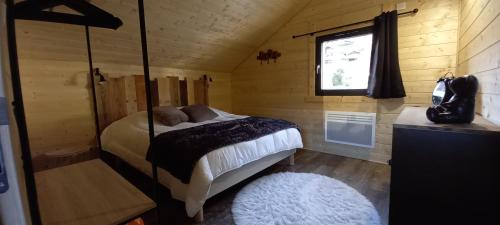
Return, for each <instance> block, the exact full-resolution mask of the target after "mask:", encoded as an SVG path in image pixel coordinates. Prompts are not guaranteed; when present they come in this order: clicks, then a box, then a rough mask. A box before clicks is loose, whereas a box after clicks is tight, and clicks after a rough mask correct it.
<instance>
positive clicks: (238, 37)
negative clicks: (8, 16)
mask: <svg viewBox="0 0 500 225" xmlns="http://www.w3.org/2000/svg"><path fill="white" fill-rule="evenodd" d="M308 2H309V0H307V1H305V0H272V1H269V0H216V1H210V0H181V1H179V0H162V1H153V0H149V1H145V12H146V23H147V24H146V26H147V30H148V45H149V46H148V50H149V59H150V64H151V65H152V66H161V67H175V68H187V69H200V70H210V71H224V72H228V71H232V70H233V69H234V68H235V67H236V66H238V65H239V64H240V63H241V62H242V61H243V60H245V59H246V58H247V57H248V56H249V55H250V54H252V53H253V52H254V51H255V50H256V49H257V48H258V47H259V46H260V45H261V44H262V43H263V42H264V41H266V40H267V39H268V38H269V37H270V36H271V35H272V34H273V33H274V32H276V31H277V30H278V29H279V28H280V27H281V26H282V25H283V24H285V23H286V22H287V21H288V20H290V19H291V18H292V17H293V16H294V15H295V14H296V13H297V12H298V11H299V10H300V9H302V8H303V7H304V6H305V5H306V4H307V3H308ZM92 3H93V4H95V5H96V6H98V7H100V8H102V9H104V10H107V11H108V12H110V13H112V14H113V15H115V16H117V17H119V18H121V19H122V21H123V23H124V25H123V26H122V27H120V28H119V29H118V30H116V31H115V30H105V29H99V28H93V29H91V37H92V48H93V53H94V54H93V56H94V61H95V62H97V63H119V64H133V65H142V61H141V59H142V58H141V51H140V35H139V25H138V24H139V20H138V12H137V1H136V0H92ZM54 10H58V9H54ZM62 10H63V11H67V10H65V9H62ZM17 31H18V32H17V35H18V46H19V54H20V57H21V58H29V59H50V60H63V61H64V60H68V61H85V60H86V59H87V55H86V48H85V33H84V28H83V27H79V26H73V25H65V24H55V23H45V22H33V21H22V20H19V21H18V22H17Z"/></svg>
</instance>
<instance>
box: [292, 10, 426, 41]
mask: <svg viewBox="0 0 500 225" xmlns="http://www.w3.org/2000/svg"><path fill="white" fill-rule="evenodd" d="M417 12H418V9H417V8H415V9H413V10H412V11H408V12H403V13H398V16H402V15H407V14H415V13H417ZM372 21H373V19H370V20H363V21H360V22H356V23H350V24H346V25H342V26H338V27H332V28H327V29H323V30H318V31H313V32H309V33H304V34H299V35H293V36H292V38H294V39H295V38H298V37H302V36H307V35H309V36H313V35H314V34H316V33H321V32H325V31H330V30H335V29H340V28H344V27H350V26H354V25H359V24H363V23H368V22H372Z"/></svg>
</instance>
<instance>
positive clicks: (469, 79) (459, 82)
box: [426, 75, 478, 123]
mask: <svg viewBox="0 0 500 225" xmlns="http://www.w3.org/2000/svg"><path fill="white" fill-rule="evenodd" d="M447 83H448V85H447V86H446V87H447V88H448V87H449V89H450V90H451V92H452V93H453V96H451V98H450V99H449V100H448V101H446V100H445V99H444V100H445V101H446V102H443V103H441V104H440V105H433V106H431V107H429V109H427V112H426V115H427V118H428V119H429V120H430V121H432V122H435V123H471V122H472V121H473V120H474V113H475V112H474V107H475V102H476V92H477V88H478V81H477V78H476V77H475V76H473V75H468V76H463V77H458V78H455V79H452V80H451V81H447ZM446 92H448V90H446V91H445V93H446Z"/></svg>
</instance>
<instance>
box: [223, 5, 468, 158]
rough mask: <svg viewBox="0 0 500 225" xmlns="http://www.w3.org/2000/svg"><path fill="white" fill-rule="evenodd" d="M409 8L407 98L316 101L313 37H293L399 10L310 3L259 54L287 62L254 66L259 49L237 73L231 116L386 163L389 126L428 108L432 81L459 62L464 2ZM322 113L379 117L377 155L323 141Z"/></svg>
mask: <svg viewBox="0 0 500 225" xmlns="http://www.w3.org/2000/svg"><path fill="white" fill-rule="evenodd" d="M398 2H402V1H398ZM405 2H406V5H407V9H406V10H411V9H413V8H419V9H420V11H419V13H418V14H417V15H415V16H405V17H400V18H399V53H400V64H401V69H402V76H403V82H404V84H405V86H406V91H407V95H408V96H407V97H406V98H404V99H388V100H374V99H370V98H366V97H362V96H328V97H316V96H314V69H313V68H314V55H315V52H314V48H315V43H314V42H315V37H303V38H297V39H292V38H291V37H292V35H296V34H300V33H304V32H309V31H314V30H318V29H324V28H328V27H334V26H339V25H343V24H348V23H351V22H357V21H359V20H365V19H371V18H373V17H374V16H376V15H378V14H380V12H381V10H382V9H385V10H390V9H393V8H395V4H396V1H395V0H389V1H387V0H376V1H373V0H356V1H330V0H313V1H311V3H309V4H308V5H307V6H306V7H305V8H304V10H302V11H301V12H299V13H298V14H297V15H296V16H295V17H294V18H293V19H292V20H291V21H289V22H288V23H287V24H285V26H283V27H282V28H281V29H280V30H279V31H278V32H276V33H275V34H274V35H273V36H272V37H271V38H270V39H269V40H268V41H267V42H266V43H264V44H263V45H262V46H261V47H259V49H258V50H263V49H268V48H271V49H276V50H278V51H280V52H281V53H282V57H281V58H279V59H278V61H277V63H270V64H263V65H260V63H259V61H257V60H255V55H257V51H256V52H254V54H252V55H250V56H249V58H248V59H247V60H246V61H245V62H244V63H242V64H241V65H240V66H238V67H237V68H236V69H235V70H234V71H233V76H232V84H233V86H232V106H233V111H234V112H235V113H240V114H250V115H261V116H270V117H276V118H283V119H288V120H291V121H294V122H296V123H298V124H299V126H300V127H301V128H302V135H303V141H304V144H305V147H306V148H308V149H312V150H317V151H322V152H328V153H334V154H339V155H345V156H350V157H356V158H361V159H367V160H372V161H379V162H386V160H387V159H389V158H390V155H391V144H392V122H393V121H394V120H395V118H396V117H397V115H398V113H399V112H400V111H401V110H402V109H403V108H404V107H405V106H408V105H416V106H428V105H429V104H430V101H431V100H430V98H431V92H432V90H433V86H434V82H435V80H436V79H437V78H438V77H439V76H441V75H442V74H444V73H446V72H447V71H452V72H455V68H456V64H457V58H456V49H457V43H458V42H457V36H458V22H459V20H458V17H459V10H460V4H459V0H409V1H405ZM406 10H403V11H406ZM339 31H341V30H339ZM324 34H326V33H324ZM325 110H334V111H360V112H376V113H377V132H376V140H377V141H376V147H375V149H373V150H366V149H363V148H358V147H352V146H347V145H340V144H332V143H327V142H325V141H324V128H323V127H324V119H323V115H324V114H323V113H324V111H325Z"/></svg>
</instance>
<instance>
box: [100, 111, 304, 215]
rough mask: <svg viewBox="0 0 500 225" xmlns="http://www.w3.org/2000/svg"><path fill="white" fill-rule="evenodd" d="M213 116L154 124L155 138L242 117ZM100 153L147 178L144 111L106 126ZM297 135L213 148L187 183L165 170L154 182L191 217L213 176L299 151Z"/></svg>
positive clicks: (287, 132) (290, 133) (280, 134)
mask: <svg viewBox="0 0 500 225" xmlns="http://www.w3.org/2000/svg"><path fill="white" fill-rule="evenodd" d="M212 110H213V111H214V112H216V113H217V115H218V116H217V117H216V118H214V119H212V120H208V121H204V122H201V123H190V122H185V123H180V124H178V125H176V126H165V125H162V124H161V123H159V122H157V121H155V122H154V130H155V135H158V134H160V133H164V132H169V131H173V130H178V129H185V128H189V127H193V126H200V125H203V124H208V123H216V122H221V121H228V120H235V119H241V118H245V117H246V116H241V115H234V114H230V113H227V112H223V111H220V110H217V109H212ZM101 141H102V147H103V150H105V151H108V152H110V153H112V154H114V155H116V156H118V157H120V158H121V159H123V160H124V161H126V162H127V163H129V164H130V165H131V166H133V167H135V168H137V169H138V170H140V171H142V172H143V173H145V174H147V175H149V176H151V174H152V172H151V171H152V169H151V164H150V163H149V162H148V161H146V154H147V151H148V147H149V134H148V123H147V114H146V112H138V113H135V114H132V115H129V116H127V117H125V118H123V119H120V120H118V121H116V122H114V123H112V124H111V125H109V126H108V127H107V128H106V129H104V131H103V132H102V135H101ZM302 147H303V144H302V139H301V136H300V133H299V131H298V130H297V129H295V128H290V129H286V130H281V131H278V132H275V133H273V134H270V135H266V136H263V137H261V138H258V139H255V140H252V141H246V142H241V143H237V144H234V145H229V146H225V147H222V148H219V149H216V150H214V151H212V152H210V153H208V154H206V155H205V156H203V157H202V158H201V159H200V160H199V161H198V163H197V164H196V166H195V168H194V170H193V174H192V176H191V180H190V182H189V184H184V183H182V182H181V181H180V180H178V179H177V178H175V177H173V176H172V175H170V173H168V172H167V171H165V170H163V169H161V168H158V180H159V182H160V183H161V184H162V185H164V186H166V187H167V188H168V189H169V190H170V192H171V194H172V197H173V198H175V199H178V200H181V201H184V202H185V203H186V211H187V214H188V216H191V217H192V216H194V215H195V214H196V213H197V212H198V211H199V210H200V209H201V207H202V206H203V204H204V203H205V201H206V199H207V197H208V194H209V191H210V185H211V184H212V182H213V181H214V179H216V178H217V177H219V176H221V175H223V174H224V173H227V172H229V171H232V170H235V169H238V168H240V167H242V166H243V165H245V164H248V163H250V162H253V161H256V160H259V159H261V158H264V157H266V156H269V155H272V154H275V153H278V152H281V151H286V150H291V149H295V148H302Z"/></svg>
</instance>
